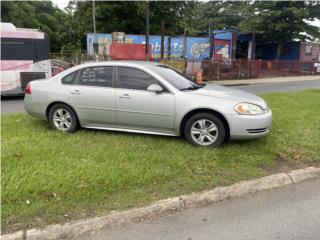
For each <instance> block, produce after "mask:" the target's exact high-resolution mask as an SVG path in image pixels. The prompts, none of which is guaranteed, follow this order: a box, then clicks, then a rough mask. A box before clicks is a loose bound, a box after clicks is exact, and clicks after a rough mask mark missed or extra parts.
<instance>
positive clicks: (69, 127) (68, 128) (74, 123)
mask: <svg viewBox="0 0 320 240" xmlns="http://www.w3.org/2000/svg"><path fill="white" fill-rule="evenodd" d="M61 113H62V115H63V116H61ZM49 122H50V125H51V127H52V128H54V129H55V130H58V131H62V132H69V133H72V132H75V131H76V130H77V127H78V119H77V116H76V114H75V112H74V111H73V109H72V108H71V107H69V106H68V105H66V104H62V103H59V104H55V105H53V106H52V107H51V109H50V111H49ZM59 123H60V124H59Z"/></svg>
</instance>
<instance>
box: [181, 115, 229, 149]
mask: <svg viewBox="0 0 320 240" xmlns="http://www.w3.org/2000/svg"><path fill="white" fill-rule="evenodd" d="M184 135H185V137H186V139H187V140H188V141H189V142H190V143H191V144H193V145H195V146H201V147H219V146H221V145H222V144H223V142H224V141H225V138H226V129H225V126H224V124H223V122H222V121H221V120H220V118H218V117H217V116H215V115H213V114H210V113H198V114H195V115H193V116H192V117H191V118H189V120H188V121H187V122H186V125H185V128H184Z"/></svg>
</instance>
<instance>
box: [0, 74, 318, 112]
mask: <svg viewBox="0 0 320 240" xmlns="http://www.w3.org/2000/svg"><path fill="white" fill-rule="evenodd" d="M233 87H235V88H239V89H242V90H246V91H248V92H253V93H263V92H288V91H299V90H304V89H310V88H318V89H320V80H315V81H299V82H282V83H265V84H255V85H241V86H233ZM15 112H24V108H23V97H14V98H12V97H11V98H4V99H1V114H5V113H15Z"/></svg>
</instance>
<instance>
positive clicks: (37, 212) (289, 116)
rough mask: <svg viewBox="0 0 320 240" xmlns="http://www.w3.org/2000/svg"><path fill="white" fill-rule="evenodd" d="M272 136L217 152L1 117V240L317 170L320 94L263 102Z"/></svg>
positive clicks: (170, 141)
mask: <svg viewBox="0 0 320 240" xmlns="http://www.w3.org/2000/svg"><path fill="white" fill-rule="evenodd" d="M262 96H263V97H264V99H265V100H266V101H267V102H268V104H269V106H270V107H271V108H272V110H273V114H274V115H273V129H272V131H271V133H270V134H269V135H268V136H266V137H264V138H261V139H257V140H251V141H237V142H230V143H228V144H227V145H225V146H223V147H222V148H220V149H205V148H197V147H193V146H191V145H190V144H189V143H188V142H186V141H185V140H184V139H180V138H174V137H161V136H152V135H139V134H129V133H119V132H108V131H95V130H84V129H83V130H80V131H78V132H76V133H75V134H64V133H61V132H58V131H53V130H52V129H51V128H50V127H49V124H48V123H47V122H46V121H42V120H39V119H36V118H33V117H30V116H28V115H26V114H9V115H4V116H2V117H1V121H2V123H1V126H2V130H1V135H2V149H1V154H2V165H1V172H2V176H1V180H2V213H1V214H2V225H1V226H2V230H3V231H5V232H8V231H13V230H17V229H23V228H26V227H28V228H30V227H34V226H40V227H41V226H45V225H46V224H50V223H57V222H65V221H69V220H72V219H77V218H84V217H88V216H94V215H101V214H105V213H107V212H108V211H110V210H115V209H126V208H130V207H134V206H142V205H145V204H147V203H150V202H154V201H156V200H159V199H163V198H167V197H172V196H176V195H180V194H186V193H191V192H195V191H200V190H204V189H211V188H213V187H215V186H220V185H229V184H232V183H234V182H238V181H240V180H245V179H250V178H255V177H260V176H264V175H268V174H270V173H274V172H279V171H280V172H281V171H289V170H291V169H294V168H300V167H305V166H309V165H316V166H319V165H320V104H319V103H320V91H319V90H308V91H302V92H292V93H276V94H264V95H262Z"/></svg>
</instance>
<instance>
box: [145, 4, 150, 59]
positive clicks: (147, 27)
mask: <svg viewBox="0 0 320 240" xmlns="http://www.w3.org/2000/svg"><path fill="white" fill-rule="evenodd" d="M145 14H146V60H147V61H149V1H148V0H147V1H146V9H145Z"/></svg>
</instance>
